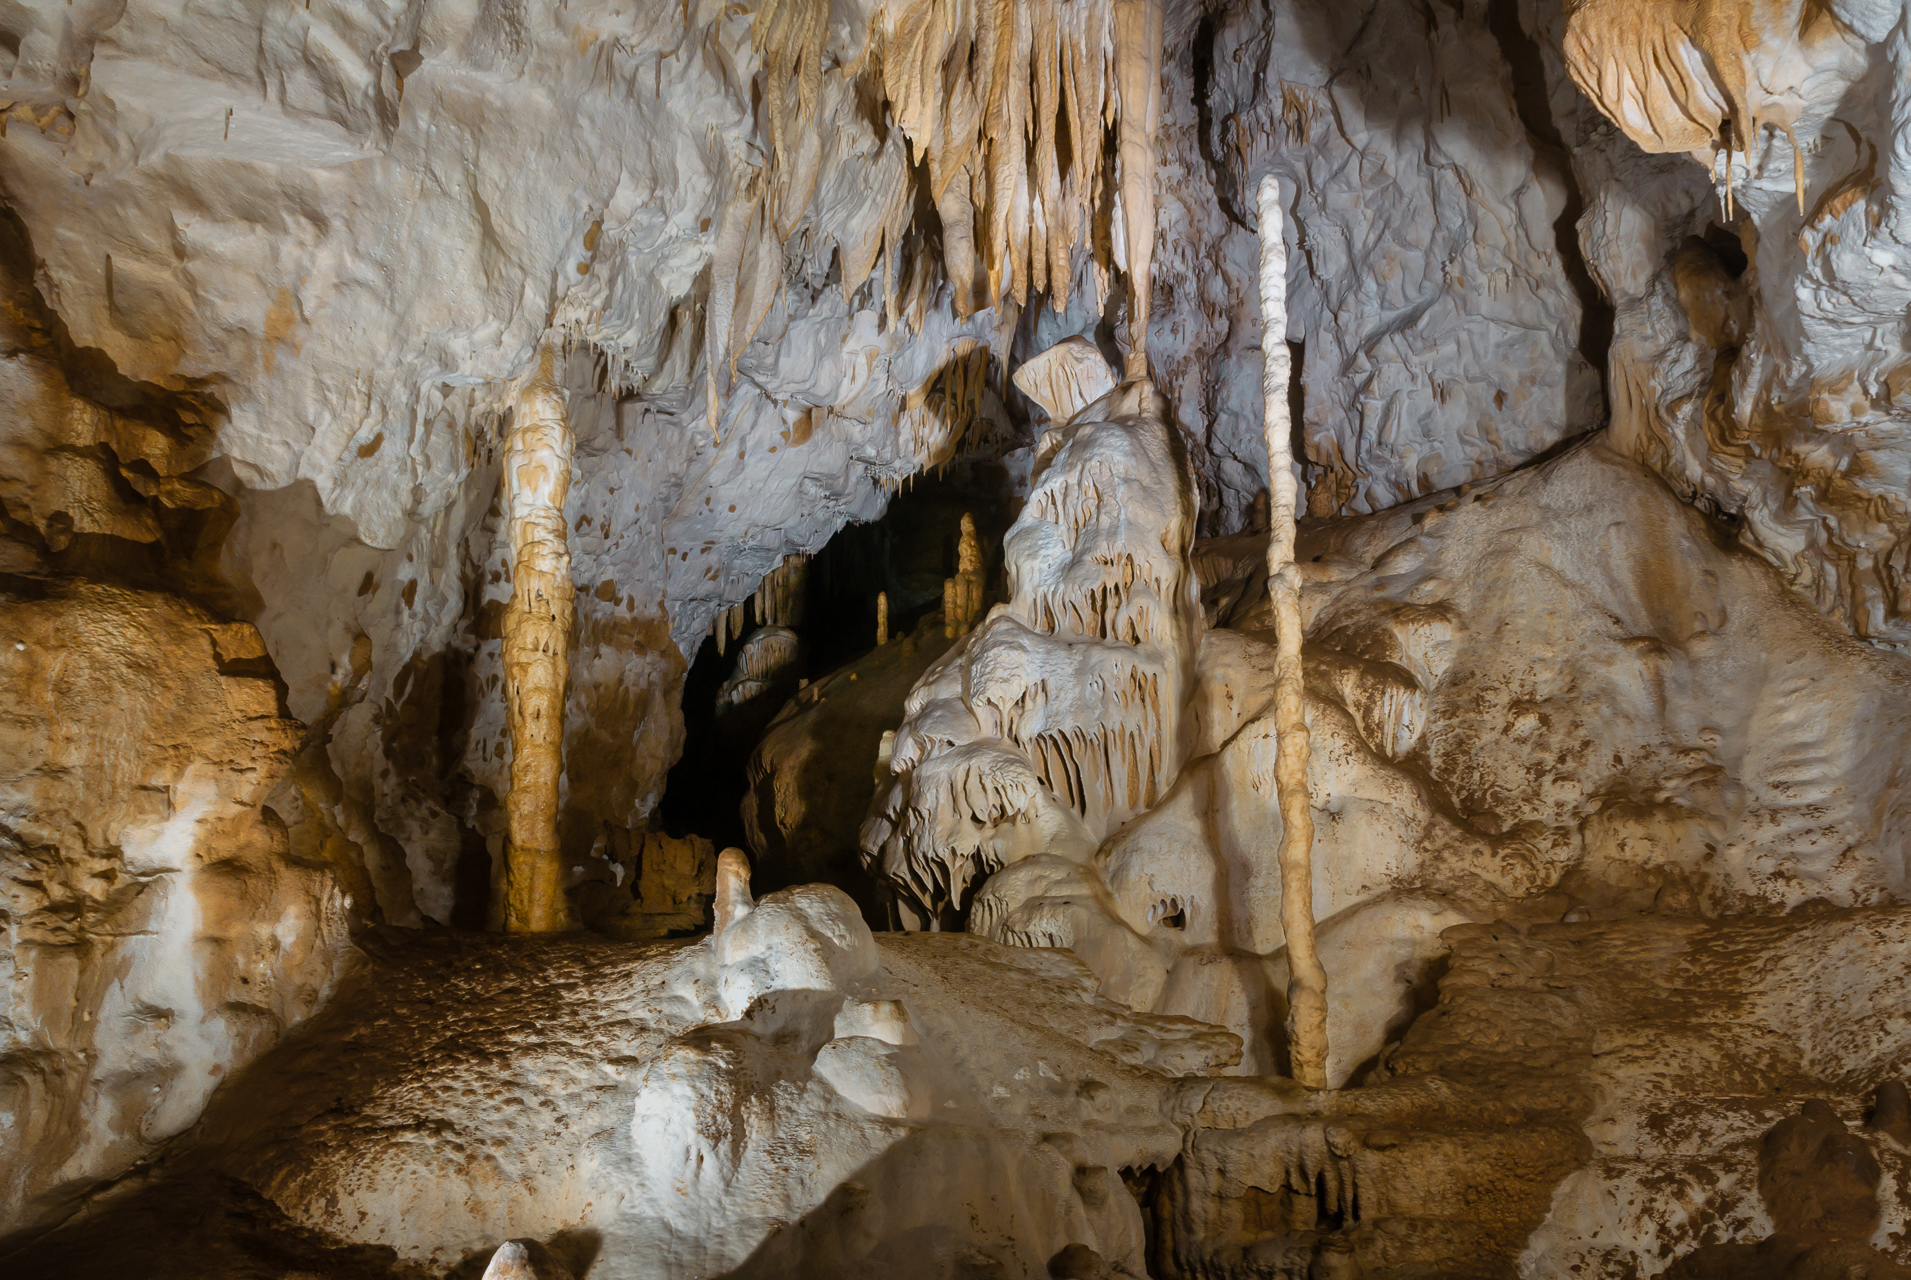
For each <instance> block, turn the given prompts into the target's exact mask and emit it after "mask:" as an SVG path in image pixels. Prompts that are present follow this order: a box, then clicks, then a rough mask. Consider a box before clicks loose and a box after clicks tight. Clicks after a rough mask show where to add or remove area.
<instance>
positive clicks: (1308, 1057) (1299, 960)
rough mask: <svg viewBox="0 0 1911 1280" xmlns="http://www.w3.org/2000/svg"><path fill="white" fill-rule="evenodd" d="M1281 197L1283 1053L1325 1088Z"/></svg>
mask: <svg viewBox="0 0 1911 1280" xmlns="http://www.w3.org/2000/svg"><path fill="white" fill-rule="evenodd" d="M1283 221H1284V219H1283V218H1282V214H1281V188H1280V183H1278V182H1277V181H1275V179H1274V178H1272V177H1267V178H1263V179H1262V180H1261V190H1260V226H1261V360H1262V375H1261V381H1262V389H1263V391H1264V392H1265V394H1266V410H1265V415H1266V416H1265V417H1264V418H1263V430H1264V431H1265V433H1266V436H1267V493H1268V530H1267V590H1268V595H1269V597H1270V598H1271V600H1272V601H1273V604H1274V626H1275V645H1276V658H1275V689H1274V718H1275V723H1276V726H1277V728H1278V730H1279V732H1280V742H1279V744H1278V746H1277V748H1276V755H1275V762H1274V786H1275V792H1276V794H1277V795H1278V796H1279V798H1280V806H1281V853H1280V858H1281V930H1282V932H1283V933H1284V934H1286V936H1287V972H1288V979H1287V1047H1288V1056H1289V1059H1290V1061H1291V1064H1292V1070H1293V1073H1294V1078H1295V1079H1296V1080H1298V1081H1300V1082H1301V1083H1302V1084H1305V1085H1310V1086H1312V1087H1314V1088H1317V1089H1319V1088H1325V1087H1326V1085H1327V971H1326V970H1325V969H1323V968H1322V967H1321V963H1320V957H1319V955H1318V954H1317V952H1316V951H1315V947H1314V815H1313V810H1312V809H1311V807H1310V806H1309V803H1308V795H1307V756H1308V739H1307V720H1306V715H1305V712H1306V705H1307V704H1306V690H1305V687H1304V685H1303V682H1302V676H1301V609H1300V572H1299V570H1298V569H1297V568H1296V567H1295V564H1294V516H1295V507H1296V503H1297V499H1298V498H1299V486H1297V485H1296V484H1295V483H1294V451H1293V443H1292V441H1293V431H1294V424H1293V420H1292V417H1291V415H1290V413H1289V411H1288V407H1287V380H1288V377H1289V375H1290V372H1291V370H1290V367H1289V366H1290V357H1289V355H1288V352H1287V340H1286V339H1287V245H1286V242H1285V241H1284V240H1283V239H1282V224H1283Z"/></svg>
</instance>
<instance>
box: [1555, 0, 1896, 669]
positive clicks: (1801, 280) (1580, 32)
mask: <svg viewBox="0 0 1911 1280" xmlns="http://www.w3.org/2000/svg"><path fill="white" fill-rule="evenodd" d="M1640 12H1641V14H1644V15H1646V16H1645V17H1641V18H1637V19H1634V18H1628V17H1626V16H1625V12H1624V10H1623V9H1622V8H1620V7H1618V6H1612V5H1604V6H1588V7H1587V8H1586V9H1585V11H1584V12H1583V13H1579V14H1576V15H1575V16H1574V17H1573V18H1572V20H1571V22H1570V23H1569V22H1568V19H1567V16H1566V13H1565V12H1564V10H1563V8H1562V7H1561V6H1559V5H1556V4H1553V3H1550V2H1548V0H1541V2H1540V3H1537V4H1535V5H1532V6H1530V7H1529V8H1528V11H1527V21H1528V22H1529V23H1530V24H1531V25H1532V27H1533V30H1534V31H1535V33H1536V36H1537V38H1538V43H1539V44H1540V46H1541V48H1542V50H1543V51H1544V53H1545V56H1546V58H1547V65H1548V72H1549V81H1550V85H1551V100H1552V107H1553V114H1554V116H1555V118H1556V119H1557V120H1558V122H1559V129H1560V133H1561V135H1562V137H1563V138H1565V139H1566V141H1567V142H1568V143H1569V144H1570V146H1571V148H1572V156H1573V166H1574V169H1575V171H1576V172H1577V173H1578V175H1579V182H1580V185H1581V186H1582V188H1583V189H1584V191H1585V194H1586V207H1587V211H1586V216H1585V218H1584V220H1583V221H1582V222H1581V224H1580V230H1581V238H1582V240H1583V242H1584V244H1585V246H1586V256H1587V259H1588V261H1589V263H1590V264H1591V266H1592V269H1593V270H1594V272H1595V273H1596V275H1597V277H1598V279H1599V281H1600V284H1601V286H1602V287H1603V288H1604V290H1605V291H1606V292H1607V294H1608V295H1609V296H1610V297H1611V299H1612V302H1613V304H1614V307H1615V308H1616V322H1615V330H1614V338H1613V348H1612V396H1613V428H1614V439H1615V440H1616V441H1617V442H1618V443H1619V444H1620V445H1621V447H1623V448H1624V449H1625V450H1626V451H1627V452H1629V453H1631V454H1632V455H1633V456H1634V457H1637V458H1639V459H1640V460H1641V461H1644V462H1645V463H1647V465H1649V466H1651V467H1653V468H1654V469H1655V470H1657V471H1659V472H1660V473H1661V474H1662V475H1664V476H1665V477H1666V478H1667V479H1668V480H1669V481H1670V482H1671V483H1672V484H1673V485H1674V487H1675V488H1677V489H1678V490H1679V491H1680V492H1681V493H1682V494H1683V495H1685V496H1686V497H1687V498H1688V499H1689V500H1692V501H1695V502H1697V503H1699V504H1700V505H1702V506H1704V507H1707V508H1709V509H1711V510H1713V511H1716V512H1719V513H1721V514H1724V515H1727V516H1728V517H1730V518H1732V519H1733V520H1735V521H1736V522H1738V524H1739V531H1740V532H1739V536H1740V537H1741V538H1743V539H1744V541H1745V542H1746V543H1747V545H1749V546H1751V547H1752V548H1754V549H1755V550H1757V551H1758V552H1759V553H1760V554H1761V555H1763V556H1764V557H1765V558H1766V559H1768V560H1770V561H1771V562H1772V563H1773V564H1775V565H1777V566H1778V567H1779V569H1780V570H1781V571H1783V572H1784V573H1785V575H1786V577H1787V578H1788V579H1790V581H1791V582H1792V584H1793V585H1794V586H1795V587H1796V588H1797V589H1798V590H1799V591H1800V592H1802V593H1803V594H1804V595H1805V596H1806V597H1808V598H1809V599H1811V600H1812V601H1813V603H1814V604H1816V605H1817V606H1818V608H1819V609H1821V610H1822V611H1824V612H1825V613H1827V614H1829V615H1830V616H1832V617H1833V618H1836V619H1838V620H1840V621H1841V622H1843V623H1844V624H1845V625H1846V626H1847V627H1848V628H1849V629H1851V630H1852V631H1853V632H1854V633H1856V634H1858V635H1860V636H1863V637H1865V638H1868V639H1872V640H1874V641H1877V642H1880V643H1883V644H1887V645H1891V646H1894V647H1895V646H1900V645H1902V644H1904V643H1905V642H1906V641H1907V640H1911V623H1907V621H1906V617H1905V614H1906V609H1907V606H1911V597H1907V595H1906V586H1905V570H1906V565H1907V556H1911V543H1907V541H1906V533H1907V531H1911V505H1907V500H1906V497H1905V494H1906V490H1907V482H1908V481H1911V455H1907V454H1906V452H1905V448H1904V444H1903V436H1904V432H1903V424H1904V421H1905V416H1906V413H1907V412H1911V398H1907V396H1908V389H1911V371H1908V370H1907V366H1906V363H1905V357H1904V347H1905V338H1906V332H1905V312H1906V308H1907V306H1908V305H1911V272H1908V271H1907V262H1911V254H1908V247H1911V224H1907V222H1906V220H1905V212H1904V207H1903V206H1904V200H1903V195H1902V188H1903V187H1904V185H1905V184H1906V182H1907V174H1911V157H1908V156H1907V154H1906V152H1905V139H1906V136H1907V135H1906V132H1905V125H1906V122H1907V114H1908V113H1911V95H1907V91H1906V89H1905V73H1906V69H1907V67H1911V43H1908V40H1911V37H1908V36H1907V33H1906V31H1905V27H1904V23H1903V10H1902V7H1901V6H1897V5H1888V4H1859V3H1842V4H1833V5H1829V6H1825V7H1823V8H1817V7H1811V8H1799V7H1796V6H1789V7H1788V6H1773V7H1771V8H1770V9H1763V8H1761V9H1757V10H1753V9H1750V8H1748V7H1745V6H1740V5H1733V4H1715V5H1707V6H1701V7H1700V8H1699V9H1698V10H1695V14H1696V15H1697V16H1695V17H1694V18H1693V19H1692V20H1691V21H1690V22H1687V23H1686V24H1685V26H1684V27H1683V28H1681V27H1679V26H1677V25H1676V24H1673V25H1666V24H1661V23H1659V20H1658V19H1657V18H1653V17H1651V16H1650V15H1651V12H1652V11H1650V10H1641V11H1640ZM1640 23H1644V24H1645V25H1644V26H1641V25H1639V24H1640ZM1695 41H1696V42H1698V43H1696V44H1695V43H1694V42H1695ZM1721 42H1722V43H1721ZM1714 43H1716V44H1719V48H1718V49H1717V50H1716V51H1715V56H1717V57H1718V58H1720V59H1721V61H1720V62H1718V63H1717V64H1716V65H1718V66H1720V67H1726V68H1734V70H1732V71H1731V75H1730V80H1729V83H1728V82H1727V81H1726V80H1721V79H1720V78H1719V76H1721V75H1724V74H1725V73H1724V72H1717V73H1714V72H1706V73H1704V74H1701V75H1697V76H1695V77H1693V78H1692V79H1691V82H1690V83H1689V84H1688V83H1686V82H1685V79H1684V78H1683V77H1680V78H1676V80H1668V79H1667V78H1666V77H1665V75H1664V74H1663V73H1662V72H1660V71H1655V70H1654V69H1653V66H1652V64H1649V63H1640V62H1639V59H1638V58H1636V57H1634V55H1633V54H1632V53H1631V52H1630V51H1631V50H1634V49H1643V48H1647V47H1654V48H1663V49H1665V50H1667V51H1669V52H1668V53H1667V54H1666V55H1665V56H1664V57H1662V58H1661V59H1660V61H1659V63H1658V64H1657V65H1658V66H1661V67H1664V66H1671V65H1674V63H1675V62H1677V60H1678V59H1683V58H1685V57H1686V54H1685V52H1683V51H1686V50H1691V51H1693V53H1692V56H1694V57H1696V56H1698V55H1697V49H1698V47H1699V45H1700V44H1705V45H1706V46H1707V47H1708V48H1710V47H1711V44H1714ZM1567 51H1570V52H1571V53H1572V57H1573V62H1574V66H1573V68H1572V72H1571V74H1572V75H1573V76H1575V77H1577V78H1578V79H1580V80H1581V82H1583V83H1586V84H1588V85H1590V86H1591V87H1592V88H1593V90H1594V91H1595V92H1596V93H1598V94H1599V96H1600V99H1601V101H1602V102H1604V103H1605V104H1606V106H1607V108H1608V109H1609V110H1612V111H1613V112H1614V115H1615V118H1614V119H1608V118H1607V117H1606V116H1604V115H1602V114H1601V111H1600V109H1599V107H1597V106H1595V105H1594V104H1593V103H1592V102H1590V101H1588V100H1587V99H1586V98H1585V97H1583V96H1582V95H1581V94H1580V93H1579V92H1578V90H1577V89H1575V88H1574V87H1573V85H1572V82H1571V80H1570V79H1569V77H1568V68H1567V66H1566V59H1565V53H1566V52H1567ZM1728 55H1729V56H1728ZM1678 65H1684V64H1683V63H1682V62H1679V63H1678ZM1693 65H1698V64H1697V63H1694V64H1693ZM1708 65H1709V64H1708ZM1628 84H1630V85H1631V86H1632V95H1633V96H1632V97H1631V98H1630V99H1626V101H1630V102H1632V103H1633V104H1634V105H1633V106H1632V107H1630V108H1622V107H1620V106H1617V105H1614V104H1615V103H1618V102H1620V101H1621V100H1622V99H1623V98H1624V92H1623V90H1624V86H1625V85H1628ZM1674 117H1677V119H1676V120H1675V119H1674ZM1728 140H1729V141H1730V143H1731V149H1730V151H1729V152H1727V151H1726V150H1725V149H1724V144H1725V143H1726V142H1727V141H1728ZM1728 174H1729V179H1728ZM1728 187H1729V192H1728Z"/></svg>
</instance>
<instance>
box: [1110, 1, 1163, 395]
mask: <svg viewBox="0 0 1911 1280" xmlns="http://www.w3.org/2000/svg"><path fill="white" fill-rule="evenodd" d="M1163 8H1164V5H1163V0H1115V82H1116V85H1117V86H1118V90H1119V93H1120V95H1121V117H1120V129H1119V133H1118V137H1117V142H1116V158H1117V162H1118V165H1119V170H1118V172H1119V179H1118V180H1119V182H1120V184H1121V212H1122V222H1123V223H1124V224H1125V225H1124V226H1123V228H1122V229H1123V231H1124V233H1125V236H1124V238H1125V240H1126V243H1127V249H1128V262H1127V268H1128V367H1127V376H1128V377H1129V378H1145V377H1147V376H1148V313H1149V310H1150V302H1151V298H1152V295H1153V292H1154V290H1153V285H1152V283H1151V281H1150V278H1149V273H1150V272H1151V271H1152V270H1153V265H1154V250H1155V132H1156V129H1157V127H1158V126H1159V124H1160V122H1161V44H1162V11H1163Z"/></svg>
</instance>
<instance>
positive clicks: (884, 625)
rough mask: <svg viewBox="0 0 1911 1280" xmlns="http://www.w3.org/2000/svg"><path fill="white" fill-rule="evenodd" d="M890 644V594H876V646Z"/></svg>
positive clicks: (881, 592) (883, 592)
mask: <svg viewBox="0 0 1911 1280" xmlns="http://www.w3.org/2000/svg"><path fill="white" fill-rule="evenodd" d="M888 643H889V593H888V592H887V591H878V592H877V593H876V644H877V645H878V646H879V647H880V646H882V645H886V644H888Z"/></svg>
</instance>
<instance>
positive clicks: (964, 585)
mask: <svg viewBox="0 0 1911 1280" xmlns="http://www.w3.org/2000/svg"><path fill="white" fill-rule="evenodd" d="M987 585H988V584H987V578H986V575H985V574H984V572H983V569H982V541H981V539H980V538H978V537H976V533H975V517H974V516H972V515H970V514H969V513H968V512H966V511H965V512H963V513H962V541H961V542H960V543H959V544H958V545H957V547H956V576H955V577H953V578H944V579H943V580H942V630H943V634H944V635H945V636H947V637H948V638H949V639H951V640H953V639H955V638H956V637H957V636H960V635H967V634H968V632H969V630H970V629H971V628H972V627H974V626H975V624H976V623H977V622H978V621H979V620H980V619H981V617H982V593H983V590H984V589H985V587H986V586H987Z"/></svg>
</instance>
